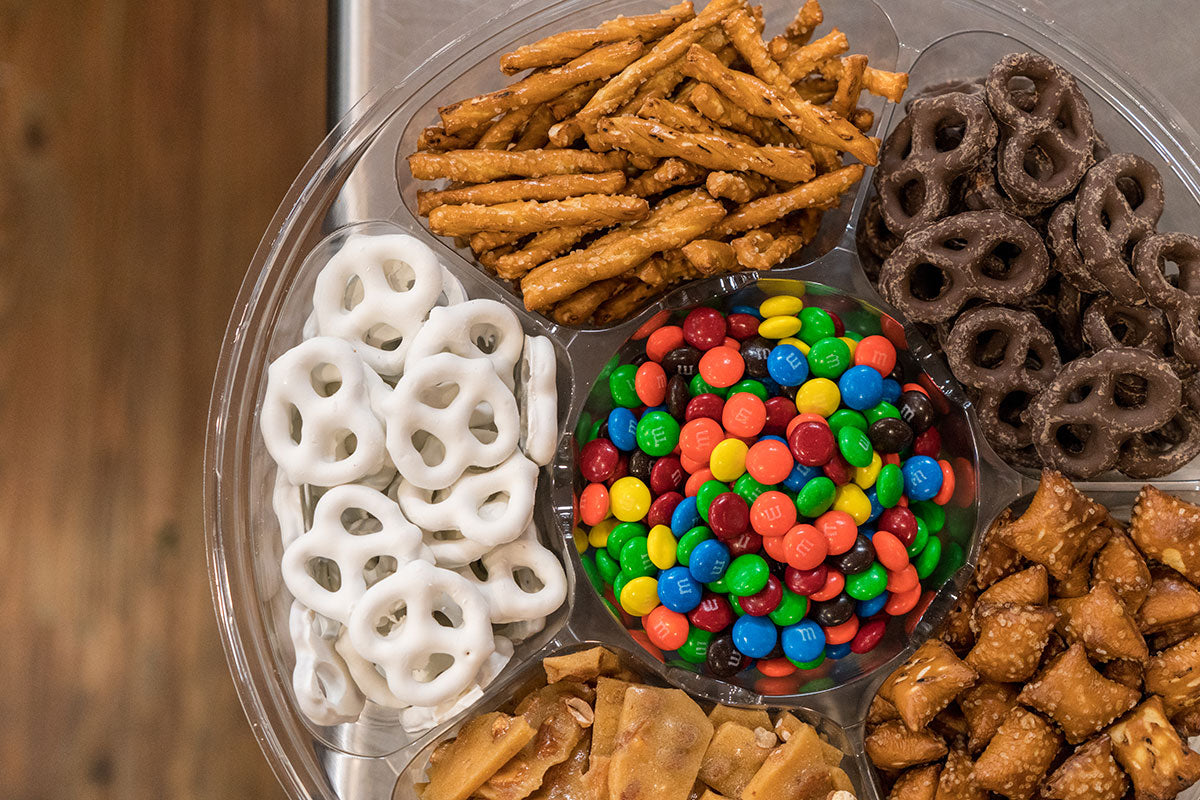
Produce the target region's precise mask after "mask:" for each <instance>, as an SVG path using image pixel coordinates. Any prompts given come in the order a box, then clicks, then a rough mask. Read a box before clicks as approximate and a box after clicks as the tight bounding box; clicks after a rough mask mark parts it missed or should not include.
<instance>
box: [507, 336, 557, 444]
mask: <svg viewBox="0 0 1200 800" xmlns="http://www.w3.org/2000/svg"><path fill="white" fill-rule="evenodd" d="M557 371H558V362H557V360H556V358H555V355H554V344H553V343H552V342H551V341H550V340H549V339H548V338H546V337H545V336H526V337H525V347H524V348H523V349H522V350H521V363H520V366H519V369H518V375H517V386H516V394H517V407H518V409H519V411H520V418H521V438H520V442H519V445H520V448H521V450H522V451H523V452H524V453H525V455H526V456H527V457H529V459H530V460H531V461H533V463H534V464H537V465H538V466H539V467H544V466H546V465H547V464H549V463H550V460H551V459H553V458H554V450H555V448H556V447H557V445H558V386H557V383H556V380H555V377H556V375H557Z"/></svg>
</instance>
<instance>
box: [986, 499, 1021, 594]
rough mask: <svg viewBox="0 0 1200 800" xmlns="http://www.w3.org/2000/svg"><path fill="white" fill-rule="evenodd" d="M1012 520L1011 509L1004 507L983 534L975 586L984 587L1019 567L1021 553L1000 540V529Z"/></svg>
mask: <svg viewBox="0 0 1200 800" xmlns="http://www.w3.org/2000/svg"><path fill="white" fill-rule="evenodd" d="M1011 521H1012V509H1010V508H1006V509H1004V511H1003V513H1001V514H1000V516H998V517H996V519H995V520H993V522H992V524H991V526H989V527H988V529H987V533H985V534H984V535H983V546H982V547H981V548H980V550H979V565H978V566H976V567H975V586H976V587H978V588H980V589H986V588H987V587H989V586H991V585H992V584H993V583H995V582H996V581H998V580H1000V579H1001V578H1003V577H1004V576H1005V575H1011V574H1012V573H1014V572H1016V571H1017V570H1018V569H1020V568H1021V563H1022V561H1023V559H1022V558H1021V554H1020V553H1018V552H1017V551H1016V550H1013V549H1012V548H1011V547H1009V546H1008V545H1006V544H1005V543H1004V542H1002V541H1000V533H999V532H1000V529H1001V528H1003V527H1004V526H1005V525H1007V524H1008V523H1009V522H1011Z"/></svg>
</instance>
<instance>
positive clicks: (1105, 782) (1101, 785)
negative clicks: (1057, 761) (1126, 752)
mask: <svg viewBox="0 0 1200 800" xmlns="http://www.w3.org/2000/svg"><path fill="white" fill-rule="evenodd" d="M1128 789H1129V779H1128V778H1126V777H1125V773H1124V772H1122V771H1121V768H1120V767H1119V766H1117V762H1116V760H1114V759H1113V757H1112V740H1111V739H1109V737H1108V736H1107V735H1101V736H1097V737H1096V738H1095V739H1092V740H1091V741H1090V742H1088V743H1087V744H1083V745H1080V746H1079V748H1078V749H1077V750H1076V751H1075V752H1074V753H1072V754H1071V756H1070V757H1069V758H1068V759H1067V760H1066V761H1064V762H1063V763H1062V765H1061V766H1059V768H1058V769H1056V770H1055V771H1054V772H1053V773H1051V775H1050V777H1049V778H1047V779H1046V783H1045V784H1043V786H1042V796H1043V797H1045V798H1046V799H1047V800H1121V798H1122V797H1124V796H1125V792H1126V791H1127V790H1128Z"/></svg>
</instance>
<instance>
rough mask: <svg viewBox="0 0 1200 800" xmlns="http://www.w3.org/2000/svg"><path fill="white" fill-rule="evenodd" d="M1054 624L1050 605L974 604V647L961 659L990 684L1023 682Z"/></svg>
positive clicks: (1033, 666)
mask: <svg viewBox="0 0 1200 800" xmlns="http://www.w3.org/2000/svg"><path fill="white" fill-rule="evenodd" d="M997 585H999V584H997ZM1057 621H1058V615H1057V614H1056V613H1055V611H1054V609H1053V608H1050V607H1049V606H1027V605H1022V606H1019V605H1012V604H1004V605H987V606H984V605H977V606H976V607H975V619H974V622H975V623H976V625H977V630H976V639H975V646H974V647H972V648H971V652H969V653H967V656H966V658H965V659H964V660H965V661H966V663H967V664H968V665H969V666H970V667H971V668H973V669H974V670H975V671H976V672H978V673H979V675H980V676H982V677H984V678H986V679H987V680H990V681H998V682H1001V683H1005V682H1010V681H1023V680H1026V679H1028V678H1029V677H1030V676H1031V675H1033V673H1034V672H1035V671H1036V670H1037V667H1038V663H1039V662H1040V661H1041V658H1042V651H1043V650H1044V649H1045V647H1046V642H1047V641H1049V639H1050V632H1051V631H1053V630H1054V625H1055V623H1056V622H1057Z"/></svg>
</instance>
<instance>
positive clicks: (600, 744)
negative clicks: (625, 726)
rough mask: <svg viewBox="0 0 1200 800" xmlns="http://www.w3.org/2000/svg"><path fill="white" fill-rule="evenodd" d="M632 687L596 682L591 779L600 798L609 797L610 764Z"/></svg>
mask: <svg viewBox="0 0 1200 800" xmlns="http://www.w3.org/2000/svg"><path fill="white" fill-rule="evenodd" d="M630 686H633V684H632V683H629V682H627V681H622V680H617V679H616V678H606V677H603V676H602V677H600V678H597V679H596V706H595V720H594V721H593V722H592V749H591V752H590V754H589V756H588V772H587V779H588V782H589V783H590V784H591V785H592V787H593V789H594V791H595V793H596V796H597V797H607V796H608V765H609V761H610V760H611V758H612V753H613V748H614V747H615V746H616V743H617V730H618V728H619V726H620V721H621V707H622V706H623V705H624V704H625V691H626V690H627V689H629V687H630Z"/></svg>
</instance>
